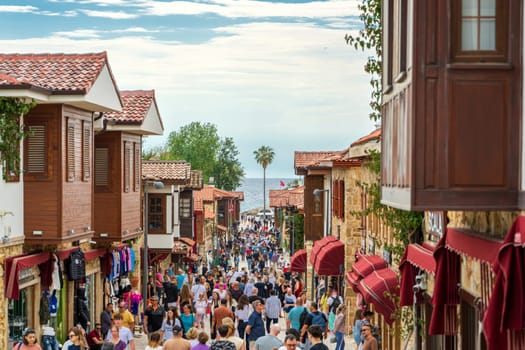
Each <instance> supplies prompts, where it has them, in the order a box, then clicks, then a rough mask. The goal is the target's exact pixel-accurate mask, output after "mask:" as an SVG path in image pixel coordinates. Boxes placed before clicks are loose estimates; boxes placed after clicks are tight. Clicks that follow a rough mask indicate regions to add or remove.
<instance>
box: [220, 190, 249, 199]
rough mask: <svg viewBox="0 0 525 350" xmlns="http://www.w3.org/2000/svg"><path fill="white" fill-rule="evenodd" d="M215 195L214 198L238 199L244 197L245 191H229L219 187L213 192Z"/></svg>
mask: <svg viewBox="0 0 525 350" xmlns="http://www.w3.org/2000/svg"><path fill="white" fill-rule="evenodd" d="M213 196H214V198H216V199H217V198H237V199H241V198H240V197H242V199H244V192H229V191H224V190H221V189H219V188H215V190H214V192H213Z"/></svg>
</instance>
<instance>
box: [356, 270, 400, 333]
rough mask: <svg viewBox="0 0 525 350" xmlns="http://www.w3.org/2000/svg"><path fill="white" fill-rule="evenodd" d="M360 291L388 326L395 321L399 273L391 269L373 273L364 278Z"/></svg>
mask: <svg viewBox="0 0 525 350" xmlns="http://www.w3.org/2000/svg"><path fill="white" fill-rule="evenodd" d="M359 290H360V292H361V294H363V297H364V298H365V301H366V302H367V303H368V304H373V305H374V308H375V310H376V311H377V312H379V313H380V314H382V315H383V317H384V319H385V321H386V322H387V323H388V324H390V325H391V324H392V323H393V322H394V321H395V316H394V315H395V313H396V311H397V308H396V304H395V303H394V300H395V299H397V296H398V295H399V281H398V279H397V273H396V272H395V271H394V270H392V269H389V268H384V269H381V270H375V271H372V272H371V273H370V274H369V275H368V276H366V277H365V278H363V279H362V280H361V282H360V284H359Z"/></svg>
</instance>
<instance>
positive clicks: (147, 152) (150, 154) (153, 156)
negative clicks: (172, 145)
mask: <svg viewBox="0 0 525 350" xmlns="http://www.w3.org/2000/svg"><path fill="white" fill-rule="evenodd" d="M142 159H144V160H170V154H169V151H168V149H167V148H166V145H162V146H155V147H153V148H151V149H145V148H144V147H143V148H142Z"/></svg>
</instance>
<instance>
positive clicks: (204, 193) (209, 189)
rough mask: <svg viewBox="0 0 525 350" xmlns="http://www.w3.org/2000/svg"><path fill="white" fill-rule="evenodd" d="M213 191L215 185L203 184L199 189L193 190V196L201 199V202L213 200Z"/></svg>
mask: <svg viewBox="0 0 525 350" xmlns="http://www.w3.org/2000/svg"><path fill="white" fill-rule="evenodd" d="M214 191H215V187H213V186H209V185H204V187H203V188H202V189H201V190H199V191H193V197H194V198H197V199H199V200H202V201H203V202H213V193H214Z"/></svg>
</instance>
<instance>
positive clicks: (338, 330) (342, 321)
mask: <svg viewBox="0 0 525 350" xmlns="http://www.w3.org/2000/svg"><path fill="white" fill-rule="evenodd" d="M333 332H334V334H335V339H336V340H337V342H336V344H335V350H344V349H345V334H346V306H345V305H344V304H341V305H339V306H338V307H337V309H336V310H335V321H334V330H333Z"/></svg>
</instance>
